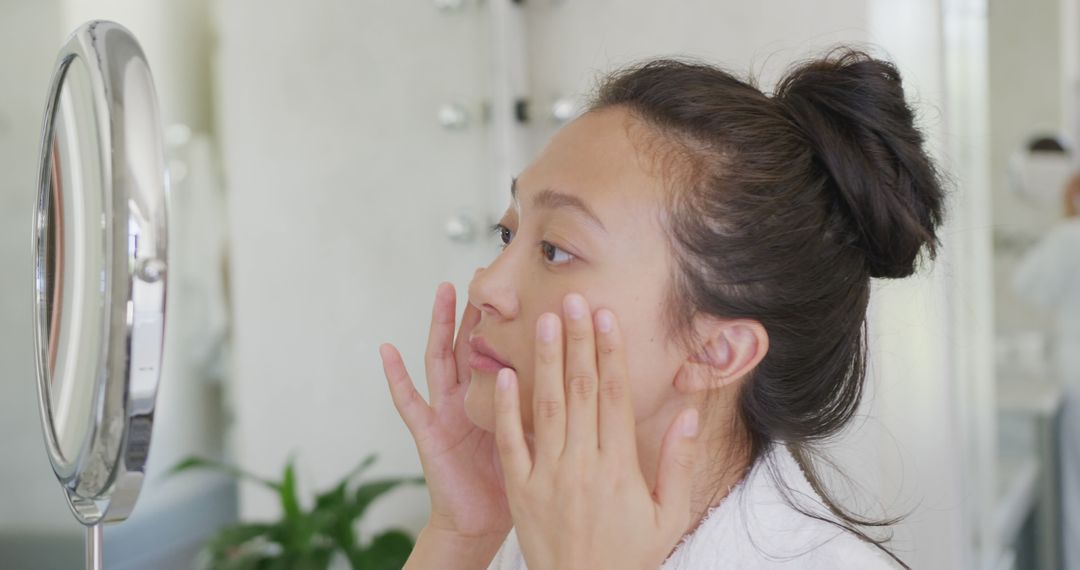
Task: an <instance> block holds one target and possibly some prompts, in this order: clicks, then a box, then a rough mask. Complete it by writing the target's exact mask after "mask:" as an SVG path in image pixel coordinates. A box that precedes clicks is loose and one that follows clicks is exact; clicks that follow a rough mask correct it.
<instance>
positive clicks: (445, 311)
mask: <svg viewBox="0 0 1080 570" xmlns="http://www.w3.org/2000/svg"><path fill="white" fill-rule="evenodd" d="M456 303H457V300H456V293H455V291H454V286H453V285H451V284H450V283H446V282H443V283H439V287H438V288H437V289H436V290H435V305H434V306H433V307H432V309H431V329H430V331H429V332H428V343H427V350H426V351H425V352H424V367H425V369H426V371H427V384H428V394H429V395H430V396H431V405H432V407H438V405H439V402H441V401H442V398H443V395H444V394H445V393H446V392H447V391H449V390H450V389H451V388H453V387H454V385H456V384H457V374H458V370H457V365H456V364H455V361H454V351H453V343H454V320H455V318H456V314H455V308H454V307H455V305H456Z"/></svg>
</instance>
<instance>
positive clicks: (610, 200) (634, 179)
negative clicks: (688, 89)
mask: <svg viewBox="0 0 1080 570" xmlns="http://www.w3.org/2000/svg"><path fill="white" fill-rule="evenodd" d="M634 122H635V120H634V119H632V118H631V116H630V114H629V113H628V112H627V111H625V110H623V109H620V108H611V109H603V110H600V111H591V112H589V113H586V114H584V115H582V116H581V117H578V118H577V119H575V120H574V121H572V122H570V123H569V124H567V125H566V126H564V127H563V128H562V129H560V130H559V132H557V133H556V134H555V136H554V137H552V139H551V141H550V142H549V143H548V145H547V146H546V147H545V148H544V150H543V151H542V152H541V153H540V155H539V156H538V157H537V158H536V160H534V161H533V162H532V164H530V165H529V166H528V168H526V169H525V170H524V171H523V172H522V173H521V175H520V176H519V177H518V179H517V184H516V185H517V188H518V196H517V197H518V199H519V201H520V200H521V198H522V196H523V195H524V196H525V197H526V199H528V197H529V196H531V195H532V194H533V193H536V192H540V191H543V190H545V189H555V190H557V191H559V192H562V193H565V194H573V195H576V196H577V197H579V198H581V199H582V200H584V201H586V203H588V204H589V205H590V206H592V207H594V208H596V209H597V210H601V209H602V210H607V209H612V208H615V209H625V208H627V207H630V208H633V209H638V208H640V207H641V206H642V205H645V204H648V205H649V206H654V205H655V204H656V203H657V198H658V197H659V196H658V192H659V189H660V188H661V187H662V184H661V180H660V179H659V178H657V177H656V176H655V175H654V174H653V172H651V170H653V169H650V168H648V162H649V157H647V156H643V153H644V152H645V151H644V149H643V148H642V145H641V144H640V141H639V140H635V135H634V134H633V133H634V130H635V129H634ZM521 203H522V204H523V205H524V204H525V202H521ZM598 213H599V212H598Z"/></svg>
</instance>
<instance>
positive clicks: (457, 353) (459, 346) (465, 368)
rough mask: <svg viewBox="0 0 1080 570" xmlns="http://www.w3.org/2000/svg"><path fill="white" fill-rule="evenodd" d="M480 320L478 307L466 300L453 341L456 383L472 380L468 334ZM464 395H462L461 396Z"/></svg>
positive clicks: (466, 382)
mask: <svg viewBox="0 0 1080 570" xmlns="http://www.w3.org/2000/svg"><path fill="white" fill-rule="evenodd" d="M479 322H480V309H477V308H476V305H473V304H472V303H470V302H468V301H466V302H465V314H463V315H462V316H461V327H460V328H458V333H457V340H455V341H454V360H455V361H457V381H458V384H468V383H469V381H470V380H472V370H471V369H470V368H469V351H470V350H472V349H471V348H470V347H469V335H471V334H472V330H473V329H474V328H476V324H477V323H479ZM464 397H465V396H464V395H462V398H464Z"/></svg>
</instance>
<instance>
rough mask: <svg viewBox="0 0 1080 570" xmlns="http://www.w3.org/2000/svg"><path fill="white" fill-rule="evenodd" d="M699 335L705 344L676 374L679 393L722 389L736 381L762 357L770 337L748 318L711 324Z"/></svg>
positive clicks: (762, 328) (761, 327) (755, 322)
mask: <svg viewBox="0 0 1080 570" xmlns="http://www.w3.org/2000/svg"><path fill="white" fill-rule="evenodd" d="M704 332H705V333H706V334H705V335H703V336H701V337H700V338H702V339H703V340H704V341H705V342H704V344H703V345H701V346H700V347H699V348H698V352H697V353H696V354H691V355H690V356H689V357H688V358H687V359H686V362H684V363H683V366H682V368H681V369H680V370H679V373H678V374H676V375H675V388H676V389H677V390H679V391H680V392H687V393H690V392H698V391H701V390H711V389H715V388H722V387H724V386H728V385H731V384H734V383H737V382H739V381H740V380H742V378H743V377H745V376H746V375H747V374H748V373H749V372H750V371H751V370H753V369H754V367H756V366H757V365H758V363H760V362H761V359H762V358H765V353H766V352H768V350H769V335H768V333H767V332H766V331H765V327H764V326H762V325H761V323H759V322H757V321H754V320H750V319H736V320H731V321H712V322H711V323H710V324H709V325H708V326H706V327H705V331H704Z"/></svg>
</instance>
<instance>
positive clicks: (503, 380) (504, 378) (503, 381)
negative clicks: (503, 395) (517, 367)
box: [495, 368, 510, 390]
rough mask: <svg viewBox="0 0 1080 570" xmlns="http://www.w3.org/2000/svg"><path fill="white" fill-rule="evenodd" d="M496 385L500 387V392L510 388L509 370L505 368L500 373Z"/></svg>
mask: <svg viewBox="0 0 1080 570" xmlns="http://www.w3.org/2000/svg"><path fill="white" fill-rule="evenodd" d="M495 385H496V386H498V387H499V389H500V390H506V389H508V388H510V369H509V368H503V369H502V370H500V371H499V377H498V378H496V379H495Z"/></svg>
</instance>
